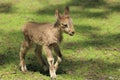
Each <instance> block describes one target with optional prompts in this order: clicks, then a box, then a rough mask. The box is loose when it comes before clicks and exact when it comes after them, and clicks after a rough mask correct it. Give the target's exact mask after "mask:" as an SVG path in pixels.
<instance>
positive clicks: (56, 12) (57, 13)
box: [55, 9, 61, 19]
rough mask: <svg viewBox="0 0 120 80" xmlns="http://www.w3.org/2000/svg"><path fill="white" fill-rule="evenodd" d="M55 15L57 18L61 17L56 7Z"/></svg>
mask: <svg viewBox="0 0 120 80" xmlns="http://www.w3.org/2000/svg"><path fill="white" fill-rule="evenodd" d="M55 16H56V18H57V19H60V18H61V15H60V13H59V10H58V9H56V10H55Z"/></svg>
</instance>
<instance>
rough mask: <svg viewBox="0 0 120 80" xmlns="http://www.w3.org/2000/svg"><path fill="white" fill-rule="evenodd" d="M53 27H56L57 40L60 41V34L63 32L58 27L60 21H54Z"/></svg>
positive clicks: (61, 37)
mask: <svg viewBox="0 0 120 80" xmlns="http://www.w3.org/2000/svg"><path fill="white" fill-rule="evenodd" d="M54 27H55V28H56V29H57V32H58V34H57V37H58V39H59V42H61V41H62V39H63V36H62V34H63V32H62V30H61V28H60V23H59V22H58V21H56V23H55V24H54Z"/></svg>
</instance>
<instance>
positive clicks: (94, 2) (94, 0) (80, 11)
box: [36, 0, 120, 19]
mask: <svg viewBox="0 0 120 80" xmlns="http://www.w3.org/2000/svg"><path fill="white" fill-rule="evenodd" d="M66 5H68V6H70V7H74V8H75V10H73V11H71V12H70V13H71V14H72V15H73V16H74V17H77V18H78V17H85V18H105V19H106V18H107V17H108V16H109V14H111V13H113V12H119V11H120V4H119V3H107V2H106V1H105V0H71V1H69V2H68V3H66V4H58V5H50V4H49V5H48V6H46V7H44V8H43V9H39V10H38V11H37V12H36V13H37V14H40V15H54V12H55V9H57V8H58V9H60V11H61V12H62V13H63V9H64V7H65V6H66ZM90 9H97V10H98V11H94V10H92V11H90ZM101 10H103V11H101Z"/></svg>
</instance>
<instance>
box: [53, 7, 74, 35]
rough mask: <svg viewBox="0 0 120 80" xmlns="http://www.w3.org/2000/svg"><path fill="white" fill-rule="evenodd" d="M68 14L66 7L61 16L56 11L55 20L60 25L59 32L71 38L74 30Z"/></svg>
mask: <svg viewBox="0 0 120 80" xmlns="http://www.w3.org/2000/svg"><path fill="white" fill-rule="evenodd" d="M69 12H70V10H69V7H68V6H66V7H65V10H64V13H63V15H61V14H60V13H59V10H58V9H57V10H56V12H55V15H56V17H57V20H58V22H59V25H60V26H59V27H60V28H61V30H62V31H63V32H65V33H67V34H69V35H71V36H73V35H74V33H75V30H74V26H73V23H72V18H71V17H70V15H69Z"/></svg>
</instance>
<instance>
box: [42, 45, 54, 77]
mask: <svg viewBox="0 0 120 80" xmlns="http://www.w3.org/2000/svg"><path fill="white" fill-rule="evenodd" d="M44 51H45V53H46V55H47V61H48V64H49V73H50V77H51V79H55V78H56V69H55V66H54V58H53V55H52V46H44Z"/></svg>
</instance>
